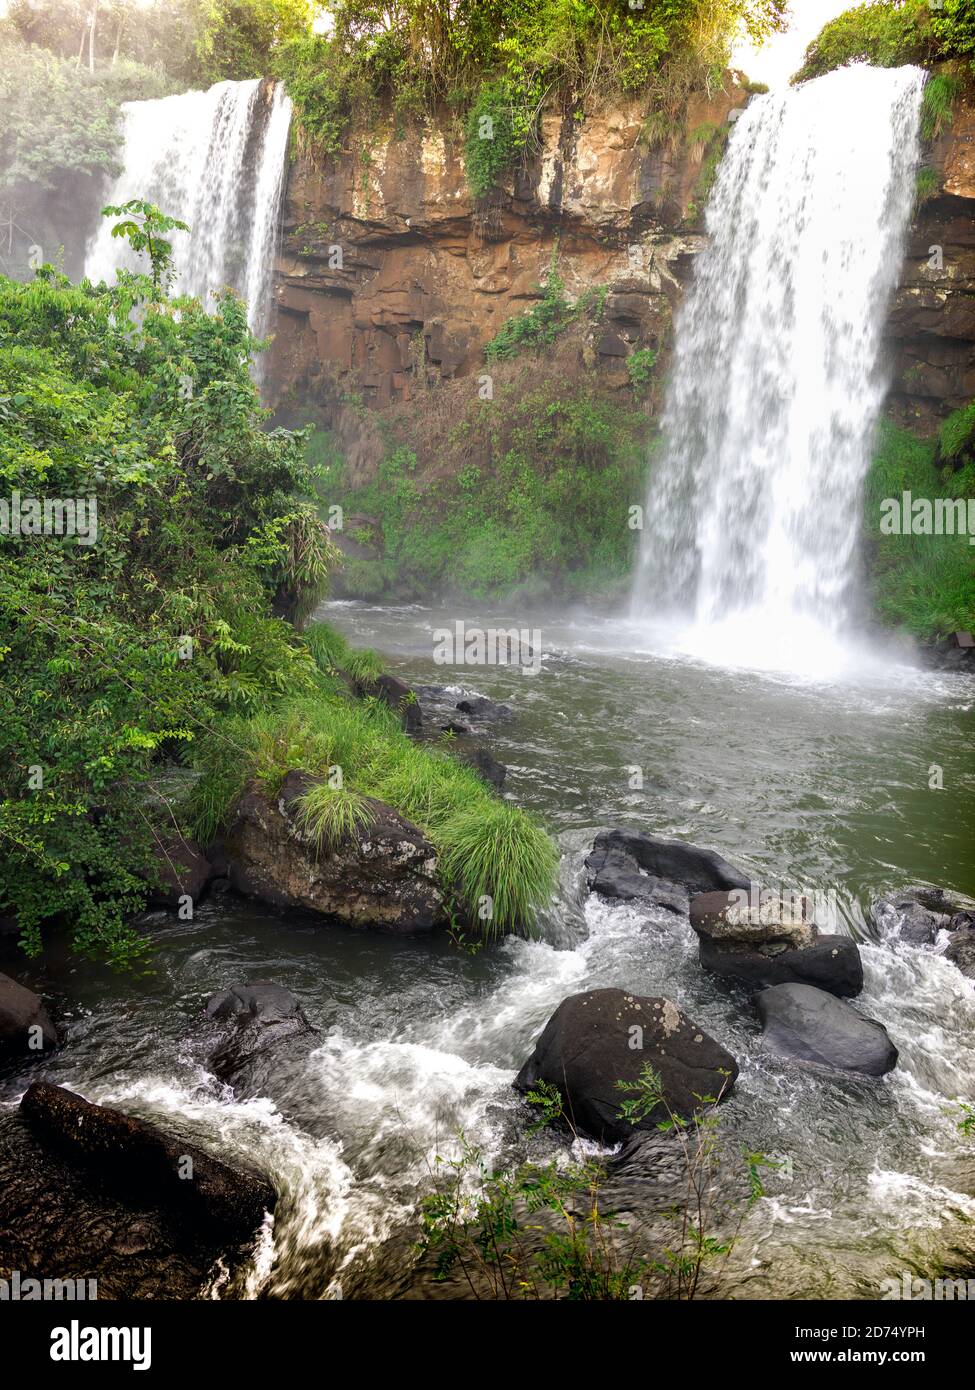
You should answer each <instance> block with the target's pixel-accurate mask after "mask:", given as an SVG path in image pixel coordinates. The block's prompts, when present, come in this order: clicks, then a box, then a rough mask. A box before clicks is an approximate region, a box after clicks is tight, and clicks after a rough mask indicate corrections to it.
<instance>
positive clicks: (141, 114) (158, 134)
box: [85, 80, 291, 336]
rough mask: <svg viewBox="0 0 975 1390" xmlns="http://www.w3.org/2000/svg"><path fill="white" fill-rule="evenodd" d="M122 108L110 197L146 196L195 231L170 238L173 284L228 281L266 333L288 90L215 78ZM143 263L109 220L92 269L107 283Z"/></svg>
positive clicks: (199, 289) (207, 291)
mask: <svg viewBox="0 0 975 1390" xmlns="http://www.w3.org/2000/svg"><path fill="white" fill-rule="evenodd" d="M122 109H123V114H124V120H125V144H124V150H123V160H124V167H123V169H122V172H121V174H120V175H119V176H118V178H117V180H116V181H115V186H114V187H113V188H112V191H111V193H110V194H109V195H108V197H107V199H106V201H107V202H108V203H111V204H116V205H117V204H120V203H125V202H127V201H128V200H129V199H131V198H143V199H146V200H147V201H148V202H152V203H155V204H156V205H157V206H158V207H160V208H161V209H162V210H163V212H165V213H167V214H168V215H169V216H171V217H177V218H179V219H180V220H181V221H183V222H185V223H186V224H187V225H188V226H189V228H190V231H189V233H186V232H175V233H173V236H172V243H173V254H174V261H175V270H176V279H175V285H174V288H175V291H176V292H177V293H178V294H192V295H196V296H197V297H198V298H200V299H202V300H203V301H204V302H212V299H213V296H214V295H215V294H218V293H219V292H220V291H221V290H222V289H224V288H225V287H226V286H228V285H229V286H231V287H232V288H233V289H234V290H236V291H237V293H238V294H240V295H241V296H242V297H243V298H244V299H245V300H246V302H247V314H248V321H249V323H250V326H251V328H252V329H253V331H254V332H255V333H256V334H257V335H258V336H260V335H261V334H263V333H265V332H266V331H267V326H268V320H269V310H270V290H271V268H272V261H273V256H274V242H275V237H276V234H277V227H278V214H279V212H280V208H281V197H282V193H283V187H284V173H285V165H286V156H287V145H288V133H289V130H290V126H291V102H290V100H289V98H288V96H287V94H286V93H285V91H284V88H283V87H282V86H281V85H280V84H277V85H276V86H274V87H273V88H272V87H269V86H268V85H267V84H265V83H261V82H259V81H256V80H255V81H251V82H218V83H217V85H216V86H215V87H211V88H210V90H209V91H207V92H186V93H184V94H183V95H181V96H172V97H164V98H162V99H161V100H159V101H133V102H127V103H126V105H125V106H124V107H123V108H122ZM137 266H138V260H137V258H136V257H134V256H133V255H132V254H131V252H130V251H129V248H128V247H127V246H125V245H124V244H123V243H121V242H120V241H118V240H116V239H115V238H113V237H112V235H111V220H110V219H104V220H103V222H102V224H101V226H100V227H99V229H98V231H97V233H96V234H95V236H94V238H93V240H92V241H91V243H90V245H89V247H88V254H87V257H86V259H85V274H86V275H87V276H88V278H89V279H90V280H94V281H99V280H108V281H110V280H112V279H113V278H114V275H115V271H116V269H118V268H120V267H121V268H125V269H129V270H133V269H136V268H137Z"/></svg>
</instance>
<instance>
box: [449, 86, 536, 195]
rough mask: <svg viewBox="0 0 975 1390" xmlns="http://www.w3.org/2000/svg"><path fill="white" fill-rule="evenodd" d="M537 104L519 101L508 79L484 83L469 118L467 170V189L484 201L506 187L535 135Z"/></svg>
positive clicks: (465, 145)
mask: <svg viewBox="0 0 975 1390" xmlns="http://www.w3.org/2000/svg"><path fill="white" fill-rule="evenodd" d="M539 95H540V93H536V94H535V98H536V100H535V103H534V104H532V103H531V102H526V101H525V100H524V99H523V100H522V101H516V99H515V96H514V92H513V89H512V85H511V83H510V82H509V81H508V80H507V79H505V78H499V79H498V80H497V81H495V82H485V83H482V85H481V88H480V90H479V92H478V94H477V99H476V100H475V102H474V104H473V106H472V107H471V109H470V112H469V114H468V117H467V125H466V127H465V132H464V169H465V172H466V176H467V186H468V187H469V188H470V190H471V192H472V193H473V195H474V197H475V198H482V197H484V196H485V195H486V194H487V193H490V191H491V189H492V188H495V187H497V186H498V185H499V184H501V183H503V181H504V179H505V176H506V175H507V174H508V172H509V171H510V170H511V169H512V167H513V166H514V164H515V161H516V160H517V159H518V157H519V156H520V155H521V154H523V152H524V150H525V148H526V146H527V145H528V141H529V139H530V137H531V136H532V134H533V133H534V125H535V119H534V117H535V106H537V100H538V96H539Z"/></svg>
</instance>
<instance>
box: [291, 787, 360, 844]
mask: <svg viewBox="0 0 975 1390" xmlns="http://www.w3.org/2000/svg"><path fill="white" fill-rule="evenodd" d="M371 818H372V817H371V813H370V810H369V806H368V804H367V802H366V799H365V797H363V796H361V795H360V793H359V792H354V791H351V790H350V789H349V788H348V787H332V786H329V784H328V783H327V782H318V783H316V785H315V786H314V787H309V789H308V791H306V792H305V794H304V796H302V797H300V798H299V800H298V806H297V812H296V816H295V819H296V820H297V822H298V825H299V826H300V828H301V829H302V830H303V831H304V832H305V834H306V835H308V836H309V837H310V838H312V839H313V840H316V841H317V843H318V844H319V845H323V846H326V847H327V848H329V849H334V848H335V847H336V846H337V845H339V844H341V842H342V841H343V840H358V838H359V831H360V829H362V828H363V827H365V826H366V825H368V824H369V822H370V820H371Z"/></svg>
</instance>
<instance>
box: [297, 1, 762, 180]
mask: <svg viewBox="0 0 975 1390" xmlns="http://www.w3.org/2000/svg"><path fill="white" fill-rule="evenodd" d="M784 9H785V0H645V2H644V3H642V4H641V5H639V6H635V5H634V6H627V5H625V4H621V3H619V0H455V2H454V3H449V4H443V5H432V4H430V3H429V0H338V3H336V4H335V5H334V6H333V7H332V13H333V15H334V27H333V28H332V30H331V32H330V33H329V34H327V35H305V36H303V37H300V38H298V39H296V40H295V41H293V42H292V43H290V44H288V45H287V46H286V47H285V49H284V51H283V53H282V56H281V62H280V68H279V71H280V72H281V74H282V75H283V76H284V77H285V78H286V80H287V83H288V88H289V91H290V92H291V95H292V98H293V99H294V101H295V105H296V108H297V112H298V117H299V120H300V122H301V125H302V127H303V129H304V131H305V132H306V134H307V136H308V137H309V138H310V139H311V140H312V141H313V142H314V143H316V144H317V145H318V146H319V147H321V148H323V149H326V150H330V151H335V150H338V149H339V148H341V146H342V142H343V140H344V138H345V136H346V133H347V130H348V128H349V124H350V122H351V120H352V118H353V116H354V115H361V114H362V113H363V112H367V113H368V114H369V116H370V117H372V116H373V115H374V113H375V111H376V110H377V108H378V107H380V106H382V105H388V106H389V107H390V108H391V109H392V110H393V112H394V113H395V114H396V115H397V116H399V117H401V118H402V117H404V116H407V115H416V114H419V113H421V112H423V111H424V110H428V109H430V108H431V107H432V106H434V105H435V104H438V103H446V104H448V105H453V106H454V107H458V108H460V110H461V111H463V112H464V113H465V121H466V125H465V129H466V144H467V163H468V167H469V169H470V171H471V172H470V178H471V187H472V190H473V191H474V192H475V194H477V195H478V196H480V195H483V194H485V193H486V192H488V191H489V189H490V188H491V187H492V186H494V185H496V184H498V183H499V182H501V181H502V180H503V178H504V176H505V175H506V173H507V172H508V169H509V167H510V165H511V164H512V162H513V161H514V160H515V159H516V158H517V156H518V155H519V154H520V153H521V152H522V151H523V150H524V149H525V147H526V146H527V145H528V144H529V142H530V140H531V138H532V135H533V133H534V129H535V125H536V121H537V117H538V114H539V111H540V109H541V107H542V105H543V104H544V103H546V102H551V103H558V104H561V105H563V106H564V107H565V108H567V109H571V110H582V109H584V107H585V105H586V103H587V102H588V101H589V100H590V99H591V98H592V97H593V95H594V94H596V95H599V96H603V97H605V96H607V95H611V94H613V93H619V92H628V91H636V90H648V91H650V90H651V89H653V87H654V84H655V83H657V84H659V83H660V82H661V81H662V78H663V74H664V73H665V72H666V74H667V78H666V84H665V85H666V94H667V97H668V99H669V100H670V101H671V102H672V103H674V104H678V105H679V104H680V102H681V100H682V99H683V97H685V96H686V93H687V90H688V89H689V87H690V86H691V85H694V84H695V83H697V84H706V83H707V82H709V81H716V80H718V77H719V74H720V72H721V69H722V67H723V65H724V64H725V63H726V61H727V58H728V53H729V50H730V44H731V42H732V40H733V39H734V37H735V35H736V34H737V33H738V32H740V31H741V29H742V28H743V27H744V28H745V29H747V31H748V32H749V33H751V34H752V35H753V36H755V37H760V36H761V35H763V34H766V33H768V32H769V31H770V30H771V29H772V28H775V27H778V26H779V25H780V24H781V23H782V18H783V11H784ZM663 90H664V89H663V88H661V89H660V91H659V92H658V95H662V94H663Z"/></svg>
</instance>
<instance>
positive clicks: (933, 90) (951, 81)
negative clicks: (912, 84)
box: [921, 72, 961, 140]
mask: <svg viewBox="0 0 975 1390" xmlns="http://www.w3.org/2000/svg"><path fill="white" fill-rule="evenodd" d="M960 85H961V84H960V83H959V82H958V79H957V78H955V77H952V76H950V74H948V73H946V72H939V73H936V74H935V76H934V77H929V78H928V80H927V82H925V84H924V94H923V96H922V97H921V138H922V140H936V139H937V137H938V136H939V135H940V134H941V132H942V131H943V130H944V129H946V128H947V127H948V126H949V125H950V124H951V117H952V112H953V109H954V104H955V97H956V96H957V95H958V92H959V88H960Z"/></svg>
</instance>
